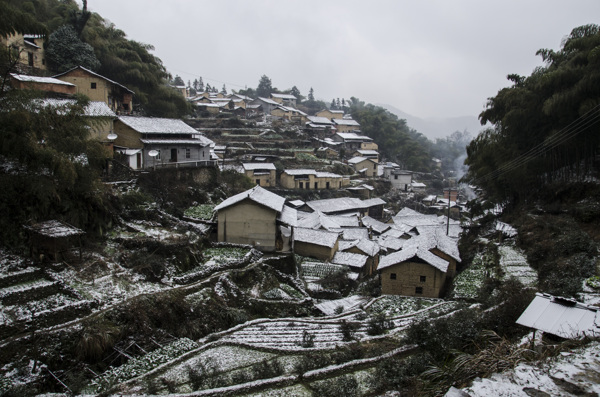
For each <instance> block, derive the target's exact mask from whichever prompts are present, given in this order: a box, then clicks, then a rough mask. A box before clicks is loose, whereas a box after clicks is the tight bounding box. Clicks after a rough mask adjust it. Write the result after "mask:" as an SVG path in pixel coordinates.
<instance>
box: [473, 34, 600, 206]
mask: <svg viewBox="0 0 600 397" xmlns="http://www.w3.org/2000/svg"><path fill="white" fill-rule="evenodd" d="M599 45H600V27H599V26H598V25H585V26H580V27H577V28H575V29H573V30H572V31H571V34H570V35H569V36H568V37H566V38H565V39H564V40H563V44H562V48H561V49H560V50H559V51H553V50H549V49H541V50H539V51H538V52H537V54H538V55H541V57H542V59H543V61H544V62H545V66H543V67H539V68H537V69H536V70H535V71H534V72H533V73H532V74H531V76H528V77H525V76H519V75H515V74H511V75H508V79H509V80H510V81H511V82H512V83H513V85H512V86H511V87H508V88H503V89H502V90H500V91H498V94H497V95H496V96H495V97H493V98H490V99H489V100H488V103H487V108H486V110H484V111H483V112H482V113H481V114H480V116H479V118H480V120H481V122H482V123H486V122H490V123H492V124H493V127H492V128H489V129H487V130H485V131H483V132H482V133H480V134H479V135H478V136H477V138H476V139H475V140H473V141H472V142H471V143H470V144H469V146H468V148H467V154H468V157H467V160H466V164H468V165H469V172H468V174H467V177H466V179H467V180H468V181H469V182H471V183H473V184H476V185H478V186H480V187H482V188H483V189H484V190H485V191H486V193H487V195H488V198H490V199H493V200H495V201H496V202H509V203H511V204H518V203H519V202H521V201H524V200H527V199H528V198H532V197H535V196H536V195H537V194H538V189H539V188H540V187H543V186H547V185H548V184H550V183H553V182H565V181H567V182H572V181H581V180H583V179H584V178H585V176H586V175H587V173H588V172H589V170H590V169H591V166H592V164H593V160H594V156H595V155H596V153H597V150H598V145H599V144H600V134H598V127H597V126H596V119H597V115H598V112H599V111H600V110H599V109H598V106H597V105H598V103H599V102H600V90H598V85H599V84H600V57H599V56H598V46H599Z"/></svg>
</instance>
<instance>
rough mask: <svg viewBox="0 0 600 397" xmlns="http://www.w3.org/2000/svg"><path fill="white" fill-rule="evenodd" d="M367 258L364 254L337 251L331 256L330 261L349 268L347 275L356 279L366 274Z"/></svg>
mask: <svg viewBox="0 0 600 397" xmlns="http://www.w3.org/2000/svg"><path fill="white" fill-rule="evenodd" d="M368 259H369V258H368V257H367V256H366V255H362V254H355V253H352V252H342V251H338V252H336V253H335V255H334V256H333V259H332V260H331V263H333V264H336V265H342V266H347V267H348V269H349V274H348V277H349V278H351V279H354V280H357V279H359V278H362V277H363V276H365V275H366V274H367V269H366V267H367V260H368Z"/></svg>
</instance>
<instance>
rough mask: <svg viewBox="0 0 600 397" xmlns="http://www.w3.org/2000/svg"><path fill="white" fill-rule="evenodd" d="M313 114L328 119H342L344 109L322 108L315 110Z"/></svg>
mask: <svg viewBox="0 0 600 397" xmlns="http://www.w3.org/2000/svg"><path fill="white" fill-rule="evenodd" d="M315 116H317V117H325V118H326V119H329V120H333V119H343V118H344V111H343V110H330V109H323V110H321V111H319V112H317V114H315Z"/></svg>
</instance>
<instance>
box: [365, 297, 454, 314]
mask: <svg viewBox="0 0 600 397" xmlns="http://www.w3.org/2000/svg"><path fill="white" fill-rule="evenodd" d="M440 302H443V301H442V300H441V299H427V298H412V297H408V296H396V295H384V296H382V297H380V298H378V299H376V300H374V301H373V302H372V303H371V304H369V305H368V307H367V308H366V311H367V313H369V314H379V313H383V314H384V315H385V316H386V317H394V316H403V315H406V314H410V313H414V312H416V311H419V310H422V309H426V308H428V307H431V306H433V305H435V304H437V303H440Z"/></svg>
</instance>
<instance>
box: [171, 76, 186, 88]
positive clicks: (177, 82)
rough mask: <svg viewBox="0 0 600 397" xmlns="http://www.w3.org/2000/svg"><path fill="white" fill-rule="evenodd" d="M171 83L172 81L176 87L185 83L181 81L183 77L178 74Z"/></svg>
mask: <svg viewBox="0 0 600 397" xmlns="http://www.w3.org/2000/svg"><path fill="white" fill-rule="evenodd" d="M172 83H173V85H176V86H178V87H179V86H182V85H185V83H184V82H183V79H182V78H181V77H180V76H178V75H176V76H175V78H174V79H173V82H172Z"/></svg>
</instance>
